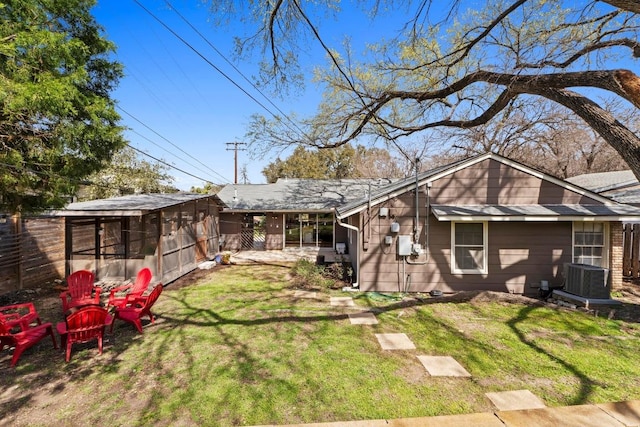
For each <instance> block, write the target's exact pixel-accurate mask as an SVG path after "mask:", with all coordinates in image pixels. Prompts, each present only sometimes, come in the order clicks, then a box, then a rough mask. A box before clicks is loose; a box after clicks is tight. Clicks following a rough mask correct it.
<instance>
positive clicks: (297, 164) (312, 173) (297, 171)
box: [262, 144, 411, 182]
mask: <svg viewBox="0 0 640 427" xmlns="http://www.w3.org/2000/svg"><path fill="white" fill-rule="evenodd" d="M410 172H411V170H410V168H407V165H406V164H404V163H403V162H402V161H401V159H396V158H394V157H392V156H391V155H390V154H389V152H388V151H387V150H382V149H380V148H376V147H371V148H367V147H364V146H361V145H358V146H356V147H355V148H354V147H353V146H352V145H351V144H344V145H341V146H340V147H337V148H335V149H333V150H317V149H307V148H305V147H304V146H302V145H298V146H297V147H296V148H295V150H293V152H292V153H291V155H290V156H288V157H287V158H285V159H284V160H282V159H280V158H278V159H276V160H275V161H273V162H271V163H269V164H268V165H267V166H265V168H264V169H263V170H262V174H263V175H264V177H265V178H266V179H267V182H276V181H277V180H278V178H307V179H345V178H389V177H394V178H400V177H404V176H406V174H407V173H410Z"/></svg>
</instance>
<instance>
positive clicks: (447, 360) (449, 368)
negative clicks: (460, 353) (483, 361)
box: [418, 356, 471, 377]
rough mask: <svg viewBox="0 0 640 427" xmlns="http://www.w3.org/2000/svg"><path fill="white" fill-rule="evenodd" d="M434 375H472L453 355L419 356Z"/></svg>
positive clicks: (428, 370) (430, 373)
mask: <svg viewBox="0 0 640 427" xmlns="http://www.w3.org/2000/svg"><path fill="white" fill-rule="evenodd" d="M418 360H420V363H422V365H423V366H424V368H425V369H426V370H427V372H429V375H431V376H432V377H470V376H471V374H470V373H469V372H467V370H466V369H464V368H463V367H462V365H460V364H459V363H458V362H457V361H456V360H455V359H454V358H453V357H451V356H418Z"/></svg>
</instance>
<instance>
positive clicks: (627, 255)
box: [622, 224, 632, 277]
mask: <svg viewBox="0 0 640 427" xmlns="http://www.w3.org/2000/svg"><path fill="white" fill-rule="evenodd" d="M622 236H623V237H622V239H623V245H624V246H623V249H622V275H623V276H624V277H628V276H629V274H631V241H632V231H631V224H625V225H624V229H623V234H622Z"/></svg>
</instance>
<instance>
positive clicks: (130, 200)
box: [53, 193, 216, 216]
mask: <svg viewBox="0 0 640 427" xmlns="http://www.w3.org/2000/svg"><path fill="white" fill-rule="evenodd" d="M208 197H216V196H212V195H210V194H208V195H207V194H195V193H172V194H133V195H129V196H120V197H112V198H109V199H100V200H90V201H87V202H75V203H70V204H69V205H67V206H66V207H65V208H64V209H62V210H59V211H55V212H53V214H54V215H57V216H80V215H82V216H94V215H100V216H105V215H110V216H125V215H130V216H132V215H143V214H145V213H148V212H151V211H156V210H160V209H164V208H168V207H170V206H175V205H179V204H181V203H186V202H191V201H193V200H198V199H203V198H208Z"/></svg>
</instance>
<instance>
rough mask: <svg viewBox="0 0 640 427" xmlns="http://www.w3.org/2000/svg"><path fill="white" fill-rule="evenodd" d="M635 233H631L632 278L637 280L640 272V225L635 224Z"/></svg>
mask: <svg viewBox="0 0 640 427" xmlns="http://www.w3.org/2000/svg"><path fill="white" fill-rule="evenodd" d="M632 230H633V232H632V233H631V236H632V239H631V242H632V243H631V276H632V277H633V278H634V279H635V278H636V277H638V270H640V259H639V256H640V253H639V252H640V242H639V241H638V240H639V239H638V232H640V224H633V229H632Z"/></svg>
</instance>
